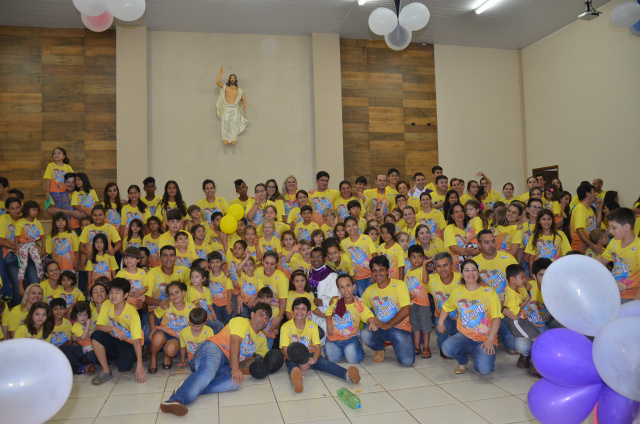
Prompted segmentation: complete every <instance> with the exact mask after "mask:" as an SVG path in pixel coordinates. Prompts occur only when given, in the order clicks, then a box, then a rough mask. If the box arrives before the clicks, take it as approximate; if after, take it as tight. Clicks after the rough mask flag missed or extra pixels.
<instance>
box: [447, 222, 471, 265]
mask: <svg viewBox="0 0 640 424" xmlns="http://www.w3.org/2000/svg"><path fill="white" fill-rule="evenodd" d="M466 236H467V231H466V229H464V230H461V229H460V228H458V226H457V225H456V224H449V225H447V226H446V227H445V229H444V247H445V248H446V249H447V252H449V253H450V254H451V256H453V258H454V261H453V266H454V269H455V270H459V269H460V264H462V262H463V261H464V256H461V255H457V254H455V253H453V252H452V251H451V246H457V247H464V239H465V237H466Z"/></svg>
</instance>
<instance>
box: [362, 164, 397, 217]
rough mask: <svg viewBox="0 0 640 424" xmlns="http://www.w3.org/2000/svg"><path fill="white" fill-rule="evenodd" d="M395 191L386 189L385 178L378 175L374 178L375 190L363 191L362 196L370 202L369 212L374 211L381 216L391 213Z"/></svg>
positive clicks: (393, 206) (394, 202)
mask: <svg viewBox="0 0 640 424" xmlns="http://www.w3.org/2000/svg"><path fill="white" fill-rule="evenodd" d="M396 194H397V193H396V191H395V190H393V189H391V188H389V187H387V177H386V176H385V175H384V174H380V175H378V176H377V177H376V188H373V189H370V190H365V191H364V192H363V195H364V196H365V197H366V198H367V200H368V201H369V202H370V205H371V209H370V211H372V212H375V211H376V210H377V211H379V212H380V213H382V216H384V215H386V214H387V213H389V212H391V211H392V210H393V209H394V208H395V204H396V201H395V198H396Z"/></svg>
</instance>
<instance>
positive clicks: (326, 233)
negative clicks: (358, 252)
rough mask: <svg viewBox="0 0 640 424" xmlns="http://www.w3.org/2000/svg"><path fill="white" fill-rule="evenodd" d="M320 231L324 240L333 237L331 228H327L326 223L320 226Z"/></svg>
mask: <svg viewBox="0 0 640 424" xmlns="http://www.w3.org/2000/svg"><path fill="white" fill-rule="evenodd" d="M320 229H321V230H322V232H323V233H324V236H325V237H326V238H329V237H333V228H332V227H330V226H328V225H327V224H326V223H325V224H322V227H320Z"/></svg>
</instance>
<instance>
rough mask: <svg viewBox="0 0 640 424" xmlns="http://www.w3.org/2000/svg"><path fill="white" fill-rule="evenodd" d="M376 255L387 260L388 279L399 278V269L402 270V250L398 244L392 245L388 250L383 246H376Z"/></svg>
mask: <svg viewBox="0 0 640 424" xmlns="http://www.w3.org/2000/svg"><path fill="white" fill-rule="evenodd" d="M378 254H379V255H381V256H382V255H384V256H386V257H387V259H388V260H389V264H390V266H389V277H391V278H399V277H400V268H401V267H402V268H404V266H405V263H404V249H403V248H402V246H400V245H399V244H398V243H394V244H393V246H391V247H390V248H388V249H387V248H386V247H385V244H381V245H380V246H378Z"/></svg>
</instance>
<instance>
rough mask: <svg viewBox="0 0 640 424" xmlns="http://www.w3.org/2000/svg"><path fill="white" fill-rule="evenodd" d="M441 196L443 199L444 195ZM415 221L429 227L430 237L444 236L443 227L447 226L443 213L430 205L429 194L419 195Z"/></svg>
mask: <svg viewBox="0 0 640 424" xmlns="http://www.w3.org/2000/svg"><path fill="white" fill-rule="evenodd" d="M442 198H443V200H444V196H443V197H442ZM416 221H417V222H418V223H419V224H422V225H426V226H427V227H429V231H431V236H432V237H440V238H443V237H444V234H443V232H444V228H445V227H446V226H447V224H446V222H445V220H444V214H443V213H442V212H441V211H439V210H438V209H436V208H434V207H432V204H431V196H429V195H428V194H427V193H422V194H421V195H420V208H419V209H418V213H417V214H416Z"/></svg>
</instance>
